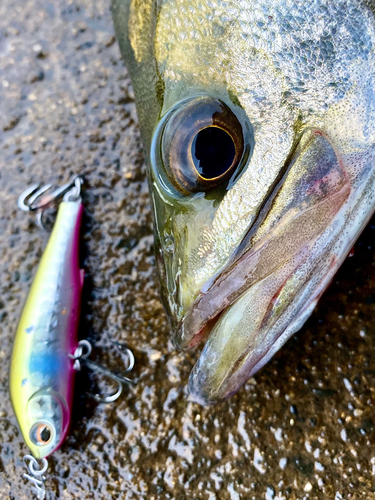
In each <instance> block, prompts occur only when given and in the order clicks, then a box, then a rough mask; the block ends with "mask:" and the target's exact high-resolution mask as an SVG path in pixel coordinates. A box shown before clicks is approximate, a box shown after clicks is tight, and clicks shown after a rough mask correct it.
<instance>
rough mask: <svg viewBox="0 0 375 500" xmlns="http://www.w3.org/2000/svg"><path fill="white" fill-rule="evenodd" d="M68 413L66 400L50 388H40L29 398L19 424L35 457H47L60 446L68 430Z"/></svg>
mask: <svg viewBox="0 0 375 500" xmlns="http://www.w3.org/2000/svg"><path fill="white" fill-rule="evenodd" d="M68 415H69V412H68V407H67V404H66V402H65V401H64V400H63V398H62V397H61V395H60V394H58V393H57V392H55V391H53V390H52V389H49V388H47V389H41V390H40V391H38V392H37V393H35V394H34V395H33V396H32V397H31V398H30V399H29V401H28V404H27V407H26V411H25V415H24V417H23V418H22V420H21V421H20V425H21V430H22V433H23V435H24V438H25V441H26V444H27V445H28V446H29V448H30V450H31V452H32V454H33V455H34V457H35V458H44V457H48V456H49V455H51V454H52V453H53V452H54V451H56V450H57V449H58V448H59V447H60V446H61V444H62V443H63V441H64V439H65V436H66V433H67V431H68V426H69V416H68Z"/></svg>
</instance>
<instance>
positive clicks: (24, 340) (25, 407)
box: [10, 176, 134, 499]
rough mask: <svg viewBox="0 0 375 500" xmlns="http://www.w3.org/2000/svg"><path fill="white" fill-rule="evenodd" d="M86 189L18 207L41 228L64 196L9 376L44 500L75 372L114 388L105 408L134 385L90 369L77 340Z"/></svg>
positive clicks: (33, 196) (37, 193) (31, 476)
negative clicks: (104, 379)
mask: <svg viewBox="0 0 375 500" xmlns="http://www.w3.org/2000/svg"><path fill="white" fill-rule="evenodd" d="M82 182H83V181H82V178H81V177H78V176H77V177H74V178H73V179H72V181H71V182H70V183H68V184H66V185H64V186H62V187H61V188H59V189H57V190H55V191H54V192H53V193H52V194H49V195H48V194H46V192H47V191H48V190H50V188H51V185H47V186H44V187H43V188H41V189H39V186H37V185H33V186H31V187H30V188H29V189H27V190H26V191H25V192H24V193H23V194H22V195H21V196H20V198H19V200H18V206H19V207H20V208H21V209H22V210H28V211H30V210H31V211H35V212H37V214H38V224H39V225H40V226H42V227H44V222H43V211H44V209H45V208H46V207H47V206H49V205H50V204H51V202H53V201H55V200H56V199H57V198H59V197H62V196H63V201H62V202H61V203H60V205H59V208H58V212H57V217H56V221H55V224H54V227H53V230H52V233H51V236H50V238H49V241H48V244H47V247H46V249H45V251H44V253H43V256H42V259H41V262H40V264H39V267H38V270H37V273H36V275H35V278H34V281H33V284H32V287H31V290H30V293H29V295H28V298H27V301H26V304H25V306H24V309H23V312H22V315H21V319H20V322H19V325H18V328H17V332H16V337H15V342H14V348H13V354H12V360H11V370H10V395H11V400H12V404H13V408H14V411H15V414H16V417H17V420H18V423H19V426H20V428H21V431H22V434H23V437H24V440H25V442H26V444H27V445H28V447H29V448H30V450H31V453H32V455H26V457H24V462H25V464H26V466H27V468H28V474H24V477H26V478H27V479H28V480H30V481H31V482H32V483H33V487H34V491H35V492H36V494H37V496H38V498H39V499H43V498H44V497H45V485H44V480H45V476H44V473H45V471H46V470H47V466H48V464H47V460H46V458H47V457H48V456H49V455H51V454H52V453H53V452H55V451H56V450H57V449H58V448H59V447H60V446H61V445H62V443H63V441H64V439H65V437H66V435H67V432H68V429H69V424H70V418H71V413H72V405H73V388H74V375H75V371H76V370H79V369H80V367H81V364H82V363H86V365H87V366H88V367H89V368H91V369H93V370H96V371H98V372H100V373H102V374H104V375H107V376H109V377H111V378H112V379H114V380H116V382H117V383H118V389H117V391H116V392H115V394H112V395H110V396H107V397H105V398H102V399H101V401H103V402H110V401H114V400H115V399H116V398H117V397H118V396H119V395H120V393H121V390H122V383H123V382H127V383H132V381H131V380H130V379H128V378H127V377H124V376H122V375H120V374H114V373H113V372H110V371H109V370H107V369H106V368H104V367H101V366H100V365H97V364H96V363H94V362H93V361H89V360H88V359H87V357H88V355H89V354H90V352H91V344H90V343H89V342H88V341H87V340H83V341H80V342H78V338H77V336H78V323H79V315H80V314H79V313H80V304H81V292H82V286H83V279H84V273H83V270H82V269H80V266H79V232H80V226H81V220H82V213H83V205H82V201H81V195H80V193H81V186H82ZM126 355H127V357H128V367H127V370H125V372H128V371H130V370H131V369H132V368H133V365H134V356H133V354H132V352H131V351H130V349H127V348H126ZM96 399H98V400H99V399H100V398H99V396H96ZM36 459H40V460H41V463H39V462H38V461H37V460H36Z"/></svg>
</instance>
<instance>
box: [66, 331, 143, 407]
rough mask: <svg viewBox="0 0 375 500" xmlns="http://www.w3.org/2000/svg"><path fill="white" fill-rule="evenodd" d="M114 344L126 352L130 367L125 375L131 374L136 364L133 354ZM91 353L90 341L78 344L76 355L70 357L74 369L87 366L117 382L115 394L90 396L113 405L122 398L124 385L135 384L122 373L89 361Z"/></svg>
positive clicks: (116, 343) (118, 344)
mask: <svg viewBox="0 0 375 500" xmlns="http://www.w3.org/2000/svg"><path fill="white" fill-rule="evenodd" d="M112 343H113V345H115V346H116V347H117V348H118V349H120V350H124V351H125V353H126V355H127V358H128V366H127V368H126V370H125V371H124V373H128V372H130V371H131V370H132V369H133V367H134V363H135V359H134V354H133V352H132V351H131V350H130V349H129V348H128V347H126V346H123V345H122V344H120V343H118V342H112ZM91 351H92V346H91V344H90V342H89V341H88V340H81V341H80V342H78V347H77V348H76V350H75V351H74V354H73V355H70V357H71V358H72V359H74V364H73V367H74V368H75V369H76V370H77V371H79V370H80V369H81V365H85V366H86V367H87V368H89V369H90V370H92V371H93V372H96V373H100V374H102V375H105V376H106V377H108V378H110V379H111V380H114V381H115V382H117V390H116V391H115V392H114V393H113V394H108V395H100V394H90V396H91V397H93V398H94V399H95V401H97V402H98V403H112V402H113V401H116V399H118V398H119V397H120V395H121V393H122V389H123V384H131V385H135V382H134V380H132V379H130V378H128V377H125V376H124V375H123V374H122V373H119V372H113V371H112V370H109V369H108V368H106V367H105V366H102V365H100V364H98V363H95V362H94V361H91V360H90V359H88V357H89V356H90V354H91Z"/></svg>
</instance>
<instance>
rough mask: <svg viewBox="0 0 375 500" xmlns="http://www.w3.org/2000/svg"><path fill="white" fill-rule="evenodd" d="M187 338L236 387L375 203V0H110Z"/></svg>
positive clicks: (194, 386)
mask: <svg viewBox="0 0 375 500" xmlns="http://www.w3.org/2000/svg"><path fill="white" fill-rule="evenodd" d="M112 3H113V5H112V8H113V18H114V24H115V29H116V33H117V38H118V41H119V44H120V48H121V52H122V55H123V58H124V60H125V63H126V66H127V69H128V71H129V74H130V77H131V80H132V84H133V87H134V93H135V98H136V104H137V110H138V115H139V121H140V127H141V134H142V138H143V143H144V148H145V156H146V162H147V165H148V175H149V184H150V192H151V199H152V205H153V213H154V227H155V241H156V258H157V265H158V269H159V273H160V278H161V290H162V298H163V302H164V305H165V308H166V311H167V313H168V316H169V318H170V322H171V326H172V330H173V332H174V333H173V335H174V341H175V344H176V345H177V346H178V347H179V348H182V349H190V348H194V347H196V346H197V345H198V344H200V343H201V342H205V345H204V347H203V350H202V352H201V354H200V357H199V360H198V362H197V364H196V365H195V367H194V369H193V371H192V373H191V375H190V381H189V387H190V392H191V394H192V396H193V398H194V399H195V400H196V401H199V402H200V403H202V404H213V403H216V402H219V401H221V400H223V399H225V398H227V397H229V396H230V395H232V394H234V393H235V392H236V391H237V390H238V389H239V388H240V387H241V386H242V385H243V384H244V383H245V382H246V380H247V379H248V378H249V377H250V376H251V375H253V374H254V373H255V372H256V371H257V370H259V369H260V368H261V367H262V366H263V365H264V364H265V363H266V362H267V361H268V360H269V359H270V358H271V357H272V355H273V354H274V353H275V352H276V351H277V350H278V349H279V348H280V347H281V346H282V345H283V344H284V342H285V341H286V340H287V339H288V338H289V337H290V336H291V335H292V334H293V333H295V332H296V331H297V330H298V329H299V328H301V326H302V325H303V323H304V322H305V321H306V319H307V318H308V317H309V315H310V314H311V312H312V310H313V309H314V307H315V305H316V303H317V301H318V299H319V298H320V296H321V295H322V293H323V292H324V290H325V289H326V287H327V286H328V284H329V283H330V281H331V280H332V277H333V276H334V274H335V273H336V271H337V269H338V267H339V266H340V265H341V263H342V262H343V260H344V259H345V257H346V256H347V254H348V252H349V251H350V249H351V248H352V246H353V243H354V242H355V240H356V238H357V237H358V235H359V234H360V232H361V231H362V229H363V228H364V226H365V224H366V223H367V221H368V220H369V218H370V217H371V215H372V213H373V212H374V209H375V184H374V181H375V52H374V49H375V18H374V16H375V4H374V3H373V2H372V1H368V0H363V1H361V0H335V1H331V0H304V1H302V0H289V1H285V2H278V1H275V0H226V1H222V0H207V1H203V0H200V1H197V0H157V1H156V0H113V2H112Z"/></svg>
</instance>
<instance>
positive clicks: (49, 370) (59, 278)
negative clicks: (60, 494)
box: [10, 200, 83, 458]
mask: <svg viewBox="0 0 375 500" xmlns="http://www.w3.org/2000/svg"><path fill="white" fill-rule="evenodd" d="M82 212H83V206H82V203H81V201H80V200H78V201H63V202H62V203H61V204H60V206H59V210H58V214H57V218H56V222H55V224H54V228H53V231H52V234H51V236H50V239H49V241H48V244H47V247H46V249H45V251H44V253H43V256H42V259H41V262H40V264H39V268H38V270H37V273H36V276H35V278H34V281H33V284H32V287H31V290H30V293H29V296H28V298H27V301H26V304H25V306H24V309H23V312H22V315H21V319H20V322H19V325H18V328H17V332H16V338H15V343H14V348H13V354H12V361H11V372H10V395H11V400H12V404H13V407H14V411H15V414H16V417H17V420H18V423H19V425H20V428H21V431H22V434H23V436H24V439H25V442H26V444H27V445H28V446H29V448H30V450H31V452H32V454H33V455H34V456H35V457H36V458H43V457H47V456H49V455H50V454H51V453H53V452H54V451H55V450H56V449H57V448H59V447H60V446H61V444H62V443H63V441H64V439H65V436H66V434H67V431H68V428H69V423H70V417H71V410H72V400H73V386H74V372H75V370H74V368H73V360H72V359H71V357H70V356H71V355H72V354H73V353H74V352H75V349H76V348H77V345H78V341H77V334H78V324H79V313H80V304H81V291H82V285H83V274H82V271H81V270H80V268H79V231H80V224H81V219H82Z"/></svg>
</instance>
